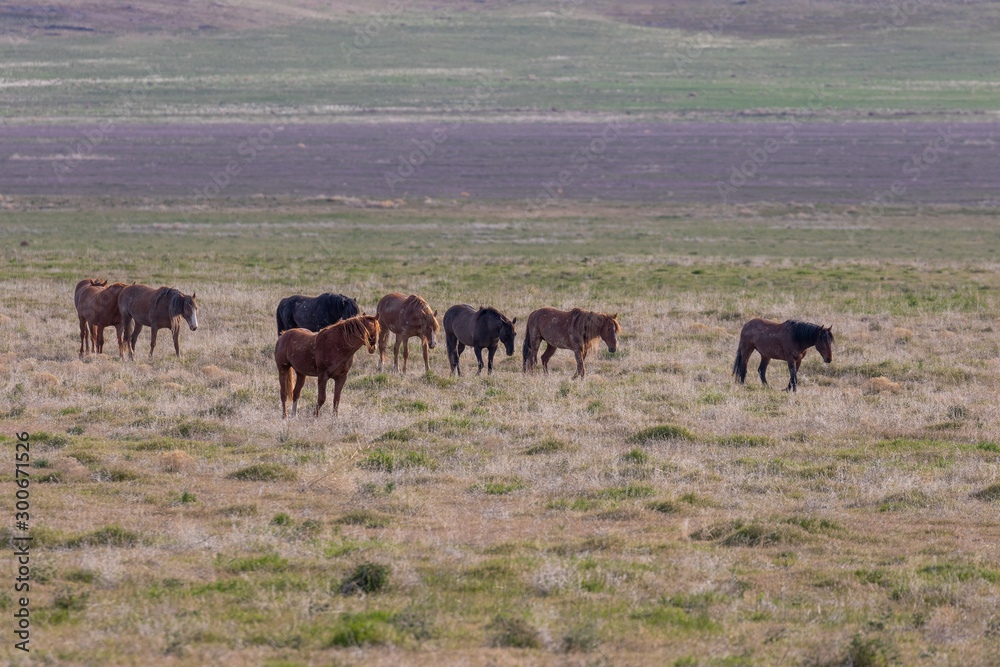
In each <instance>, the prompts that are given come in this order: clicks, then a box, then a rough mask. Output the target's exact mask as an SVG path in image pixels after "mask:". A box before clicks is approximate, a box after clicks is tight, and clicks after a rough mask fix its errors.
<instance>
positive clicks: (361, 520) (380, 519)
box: [337, 510, 390, 528]
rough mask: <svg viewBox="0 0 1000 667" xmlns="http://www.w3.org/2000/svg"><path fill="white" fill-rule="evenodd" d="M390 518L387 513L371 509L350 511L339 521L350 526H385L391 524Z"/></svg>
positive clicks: (338, 520)
mask: <svg viewBox="0 0 1000 667" xmlns="http://www.w3.org/2000/svg"><path fill="white" fill-rule="evenodd" d="M389 522H390V519H389V517H388V516H386V515H385V514H380V513H379V512H372V511H371V510H354V511H353V512H348V513H347V514H345V515H343V516H342V517H340V518H339V519H337V523H340V524H344V525H348V526H363V527H365V528H385V527H386V526H388V525H389Z"/></svg>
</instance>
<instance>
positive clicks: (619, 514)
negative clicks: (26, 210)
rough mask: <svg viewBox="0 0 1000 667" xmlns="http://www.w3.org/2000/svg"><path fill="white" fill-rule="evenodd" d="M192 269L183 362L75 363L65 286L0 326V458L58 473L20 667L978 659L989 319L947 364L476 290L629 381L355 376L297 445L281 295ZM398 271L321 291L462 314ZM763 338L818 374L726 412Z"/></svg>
mask: <svg viewBox="0 0 1000 667" xmlns="http://www.w3.org/2000/svg"><path fill="white" fill-rule="evenodd" d="M220 261H222V262H225V261H227V260H225V258H223V257H216V263H218V262H220ZM552 261H553V263H554V265H555V266H564V267H569V266H570V263H571V261H572V260H568V259H561V258H556V259H553V260H552ZM590 261H591V262H595V261H597V262H600V261H602V260H593V259H591V260H590ZM761 261H764V264H765V266H764V268H763V269H761V270H764V271H766V270H767V268H766V261H765V260H761ZM29 263H30V262H29ZM42 264H43V263H41V262H39V264H38V265H39V266H41V265H42ZM723 265H725V261H723V260H709V261H706V262H702V263H701V264H700V265H699V266H701V267H703V268H705V269H706V270H708V271H711V270H712V268H713V267H721V266H723ZM436 266H437V264H436V260H435V261H434V262H428V263H427V264H426V266H425V268H427V269H434V268H435V267H436ZM469 266H471V267H472V268H465V269H456V270H464V271H470V272H471V271H474V270H477V269H478V262H472V263H470V264H469ZM807 266H810V264H807V263H804V264H802V267H807ZM871 266H872V270H875V271H878V270H881V269H880V268H879V267H883V265H882V264H879V263H874V264H872V265H871ZM636 267H637V268H636V276H637V278H636V279H642V278H641V276H642V272H643V271H645V270H647V269H646V268H644V267H643V265H642V264H641V263H640V262H638V261H637V262H636ZM792 268H795V267H794V266H793V267H792ZM883 268H884V267H883ZM933 268H934V267H933V266H931V265H928V270H932V269H933ZM982 268H986V267H970V269H972V270H981V269H982ZM199 270H203V271H204V273H203V274H201V275H200V277H197V279H191V280H190V282H192V283H196V285H197V290H198V295H199V301H200V303H201V309H202V310H201V314H200V319H201V320H202V326H201V327H200V328H199V330H198V331H197V332H195V333H191V332H190V331H185V332H183V333H182V337H181V351H182V354H181V357H180V358H179V359H176V358H174V357H173V355H172V353H171V351H170V350H168V349H161V350H158V351H157V354H156V355H155V356H154V357H153V358H152V359H151V360H150V359H148V358H147V357H146V356H145V353H144V352H142V353H140V354H139V355H137V357H138V358H137V360H136V361H135V362H134V363H128V362H123V361H120V360H119V359H118V358H116V356H114V355H112V356H107V355H106V356H102V357H88V358H86V359H84V360H83V361H82V362H80V361H78V360H77V357H76V349H77V345H78V339H77V338H76V336H77V331H78V330H77V324H76V319H75V314H74V313H73V312H71V308H72V297H71V295H72V284H73V282H72V281H71V280H53V279H50V278H47V277H46V276H45V274H44V271H43V270H42V269H38V273H37V274H36V275H35V277H34V278H33V279H31V280H30V281H29V280H26V279H25V280H21V279H18V280H7V281H4V282H3V283H0V289H2V293H0V296H2V304H3V309H4V312H5V313H9V314H10V315H11V316H12V317H13V318H14V324H13V326H5V327H2V328H0V353H2V354H3V355H5V356H4V358H5V359H7V362H6V371H7V373H6V375H5V376H3V378H2V381H0V390H2V392H3V394H4V396H5V405H7V406H8V407H6V408H4V410H5V412H6V416H5V417H4V418H3V419H2V422H0V426H2V429H3V431H2V432H3V433H7V434H9V433H13V432H14V431H15V430H17V431H22V430H28V431H30V432H32V433H33V434H34V437H35V444H34V446H33V450H32V455H33V458H34V460H35V461H36V463H37V462H38V461H39V460H40V459H44V461H45V464H46V467H40V468H38V469H37V470H35V471H33V472H34V473H35V475H36V479H35V483H34V484H33V486H32V499H33V500H32V502H33V515H32V519H33V528H34V531H35V535H36V539H37V540H38V543H37V545H38V550H37V561H35V564H36V568H37V570H36V571H38V572H41V573H43V574H44V575H45V580H44V581H41V580H40V581H38V582H37V592H35V593H34V596H33V598H32V604H33V605H34V607H33V608H34V610H35V612H34V613H36V614H37V616H36V621H37V626H36V627H37V640H38V642H39V648H40V651H39V653H38V655H39V656H42V657H40V658H38V659H39V660H42V659H45V658H44V657H45V656H47V657H48V658H49V659H52V660H57V661H65V662H70V663H82V662H87V661H89V660H92V659H94V656H98V655H100V656H108V657H107V659H106V660H107V661H109V662H111V663H115V664H122V663H129V662H135V663H142V664H190V665H195V664H205V661H206V660H207V661H211V662H214V663H217V664H265V663H267V662H268V661H280V660H285V661H290V662H289V663H282V664H329V663H330V662H332V661H336V662H339V663H345V664H373V663H382V664H389V663H392V664H413V665H419V664H431V663H434V664H440V663H441V662H446V663H458V662H463V661H467V662H469V663H472V664H483V663H487V662H490V661H494V662H502V663H509V662H511V661H523V662H530V663H532V664H566V661H567V660H569V661H570V664H578V663H579V664H584V663H587V662H593V661H595V660H599V659H600V656H602V655H603V656H611V657H609V658H608V659H609V660H611V661H612V662H614V663H616V664H619V663H625V662H628V663H629V664H650V665H652V664H664V662H665V661H666V662H668V663H671V662H674V661H677V660H680V661H683V660H686V659H690V662H688V663H684V662H681V663H680V664H716V663H715V662H712V661H713V660H716V661H719V662H718V664H769V663H771V664H773V663H779V662H785V663H788V662H793V663H810V664H843V663H844V662H845V661H846V660H847V659H848V658H849V657H850V656H852V655H853V656H854V657H855V658H857V657H858V656H861V657H864V656H865V655H869V654H871V655H874V656H875V657H876V658H878V656H890V657H891V656H898V657H899V659H900V660H902V661H903V662H904V663H912V662H914V661H916V660H917V659H918V656H919V655H920V654H921V653H922V652H927V651H932V650H937V649H936V648H935V647H939V646H947V652H948V660H949V661H952V662H956V663H957V662H961V663H962V664H986V663H988V662H989V661H990V660H991V657H990V656H992V655H994V653H992V651H995V645H994V643H993V642H994V641H995V640H994V639H992V638H991V637H992V635H991V634H990V633H991V632H993V633H995V627H996V625H997V615H996V611H995V607H996V605H995V599H996V596H997V593H998V589H997V586H998V583H1000V575H998V571H1000V554H998V552H997V547H996V545H997V544H1000V522H998V521H997V518H996V497H997V493H996V484H997V461H998V457H1000V452H998V450H1000V448H998V443H1000V415H998V407H997V406H998V402H997V389H998V385H997V374H998V370H1000V365H998V362H997V344H996V342H995V334H994V335H984V334H983V330H984V329H986V328H988V327H990V326H991V325H992V326H995V322H994V321H993V316H992V314H990V316H989V319H988V320H987V319H984V317H983V314H982V313H981V312H974V311H969V312H951V313H948V314H947V325H948V329H949V330H950V331H952V332H953V334H954V335H951V336H931V335H926V336H925V335H919V336H910V337H909V339H908V340H907V341H905V342H900V341H899V338H900V336H899V335H898V333H897V331H896V329H897V328H906V329H909V330H910V331H938V330H942V329H943V328H944V327H943V324H944V318H943V317H942V316H941V315H938V314H933V313H929V312H920V311H919V310H916V309H915V310H914V311H912V312H910V313H909V314H906V315H888V314H880V315H872V314H871V313H872V311H873V310H874V311H875V312H878V311H879V308H878V302H877V301H875V302H874V303H873V302H872V301H870V300H868V301H864V302H863V308H861V309H859V310H858V311H850V310H846V311H838V310H835V309H833V308H831V307H828V306H824V304H823V300H822V299H819V300H817V301H816V302H815V303H811V304H809V306H808V307H805V306H802V305H799V304H797V303H795V302H794V298H793V297H792V296H791V295H790V294H783V293H781V292H779V293H778V294H776V295H775V294H771V295H770V296H768V297H767V300H766V305H765V306H764V307H763V308H762V309H761V310H765V311H767V312H760V311H759V310H758V307H759V306H758V301H757V298H756V297H755V295H754V294H753V293H752V292H750V291H747V292H744V293H742V294H741V295H740V296H739V297H738V298H737V299H735V300H734V299H733V298H732V294H731V290H730V289H729V288H728V287H726V286H724V285H712V284H703V285H701V286H700V287H698V288H697V289H692V290H679V289H673V288H672V289H671V290H670V293H669V295H665V294H661V293H647V294H646V295H645V296H640V297H636V296H630V295H629V294H628V293H627V292H624V291H622V292H615V291H614V290H608V289H605V288H602V292H601V294H600V295H599V296H586V297H583V296H581V297H579V298H578V299H575V300H574V299H571V298H568V297H567V298H559V299H555V300H554V299H553V296H552V294H551V293H550V292H548V291H546V290H545V288H544V285H539V286H538V287H537V289H532V290H508V291H501V290H500V289H499V288H494V291H493V292H488V291H484V292H483V293H484V294H485V295H486V298H487V299H488V300H490V301H492V302H495V303H497V304H499V305H501V307H502V309H503V310H504V311H505V312H508V313H509V314H511V315H517V316H518V317H519V318H520V317H521V316H523V315H527V313H528V312H529V311H530V310H531V309H533V308H536V307H539V306H542V305H556V306H563V307H566V306H570V305H587V306H592V307H597V308H601V309H604V310H611V309H613V310H618V311H620V313H621V315H620V316H619V317H620V319H621V322H622V326H623V329H624V331H623V336H622V351H621V352H619V353H618V354H617V355H615V356H611V355H607V354H606V353H605V352H604V348H603V346H601V347H600V348H599V350H598V351H597V352H596V353H595V354H593V355H592V356H591V358H589V359H588V377H587V380H586V381H585V382H571V381H570V376H571V375H572V373H573V365H574V364H573V361H572V357H571V356H570V355H568V354H567V353H565V352H560V353H559V354H557V355H556V357H555V358H554V359H553V362H552V368H553V372H552V373H551V374H550V375H549V376H548V377H545V376H542V375H535V376H525V375H522V374H521V373H520V361H519V360H518V359H517V357H515V358H506V357H504V358H503V359H502V360H499V361H498V363H497V370H496V372H495V373H494V375H493V376H491V377H485V376H483V377H478V378H477V377H466V378H462V379H461V380H457V379H450V378H448V377H447V375H446V373H447V362H446V359H445V356H444V351H443V349H438V350H435V351H434V352H433V353H432V366H433V373H432V375H430V376H423V375H420V374H417V373H413V372H411V373H410V374H408V375H406V376H398V375H376V374H375V373H374V359H373V358H372V357H369V356H368V355H366V354H364V353H361V354H359V355H358V357H357V358H356V361H355V367H354V370H353V371H352V374H351V378H350V380H349V383H348V386H347V389H346V390H345V393H344V397H343V401H342V403H341V409H340V417H339V418H337V419H334V418H333V417H331V415H330V414H329V413H326V414H325V415H324V416H322V417H321V418H320V419H313V418H312V417H309V416H305V415H308V414H309V408H310V406H311V405H312V404H313V402H314V401H315V381H314V380H310V381H309V383H308V384H307V389H306V393H305V394H304V396H303V399H302V405H300V407H303V408H304V409H303V410H302V411H301V412H300V417H299V418H297V419H294V420H290V421H288V422H287V423H286V422H282V421H281V419H280V412H279V404H278V398H277V383H276V378H275V372H274V368H273V361H272V360H271V358H270V351H271V348H272V345H273V342H274V340H273V339H274V333H273V331H272V329H273V324H272V317H273V313H272V312H271V310H272V308H273V305H274V304H275V303H277V301H278V300H279V299H280V298H281V297H282V296H285V295H286V294H287V293H288V291H289V288H288V287H284V286H280V285H277V284H275V285H267V284H265V285H250V284H247V283H243V282H240V281H239V280H227V281H226V282H224V283H223V282H221V281H220V280H219V279H218V278H217V277H215V276H218V275H222V274H223V273H224V272H222V271H220V270H219V269H218V268H217V267H216V266H211V267H210V266H208V265H206V267H205V268H204V269H199ZM396 270H397V269H395V268H394V267H393V266H392V265H388V264H387V265H386V267H385V270H384V275H375V274H373V275H370V276H366V277H365V278H364V280H363V282H362V281H359V282H351V281H345V282H344V283H342V284H341V285H339V286H338V287H339V288H340V289H343V290H344V291H346V292H348V293H358V294H364V295H369V294H378V293H381V292H387V291H391V290H393V289H397V288H398V284H399V283H401V282H404V281H409V284H408V285H407V287H408V288H410V289H413V290H416V291H421V292H425V293H427V295H428V297H429V299H430V301H431V303H432V304H434V305H435V306H436V307H437V308H438V309H439V311H440V310H443V307H444V306H446V304H447V302H449V301H451V300H455V301H457V300H458V299H454V297H453V295H450V294H448V293H446V291H445V290H443V289H442V288H440V287H435V286H434V283H433V281H434V279H435V278H434V271H433V270H431V271H428V274H427V275H426V276H424V277H417V278H414V277H404V276H402V275H397V274H395V273H394V272H395V271H396ZM810 270H812V269H810ZM817 270H819V269H817ZM234 273H236V272H234ZM186 282H188V281H186ZM993 283H994V289H995V288H996V285H995V278H994V279H993ZM28 284H30V285H31V290H30V291H25V290H24V287H26V286H27V285H28ZM318 287H319V286H318V285H305V286H303V289H304V290H305V291H310V290H311V291H318ZM460 287H461V286H460V285H458V286H456V287H455V289H458V288H460ZM865 289H866V290H867V286H865ZM595 291H596V288H595ZM861 294H862V292H861V291H859V292H858V294H857V295H855V294H852V293H848V294H847V295H846V297H845V298H854V297H855V296H860V295H861ZM761 298H762V300H763V299H764V298H763V297H761ZM988 298H989V299H991V300H990V302H989V303H990V308H994V309H995V306H996V303H995V301H994V300H993V299H994V298H995V297H993V296H992V294H991V295H990V296H989V297H988ZM372 305H373V304H370V303H365V304H363V307H368V308H371V306H372ZM15 307H16V309H15ZM15 313H16V314H15ZM756 314H762V315H765V316H778V315H781V314H787V315H789V316H791V315H795V316H806V315H808V319H813V320H815V321H821V322H824V323H831V322H832V323H835V330H836V335H837V343H836V345H835V352H834V363H833V364H831V365H829V366H827V365H824V364H822V363H821V362H820V360H819V358H818V356H817V355H815V354H814V353H813V354H810V355H809V356H807V357H806V360H805V361H804V362H803V365H802V369H801V371H800V384H799V391H798V393H797V394H786V393H784V392H781V391H779V390H778V389H777V388H776V387H779V386H783V384H784V381H785V378H784V373H786V372H787V371H785V369H784V368H783V366H782V365H780V364H777V365H775V366H774V367H773V370H772V371H771V378H772V387H771V388H763V387H761V386H760V384H759V381H757V379H756V377H755V375H753V374H752V373H751V374H750V375H749V376H748V383H747V385H746V386H738V385H735V384H734V383H733V382H732V380H731V378H730V367H731V364H732V358H733V355H734V353H735V345H736V334H735V333H734V332H735V331H737V330H738V327H739V325H740V323H741V319H742V318H745V317H748V316H752V315H756ZM692 323H695V325H693V324H692ZM36 331H45V334H44V335H40V336H39V335H29V333H28V332H36ZM145 340H146V338H145V334H144V336H143V339H142V341H140V345H139V349H140V351H143V350H144V348H143V341H145ZM167 347H169V346H167ZM755 364H756V362H755V361H752V362H751V369H753V368H754V367H755ZM412 366H413V365H412V364H411V368H412ZM418 366H419V364H418ZM42 376H44V377H46V378H48V377H51V378H53V379H54V381H52V380H46V381H44V382H38V381H37V380H36V378H38V377H42ZM8 438H9V436H8ZM56 472H58V473H59V475H58V476H57V478H54V479H50V480H49V481H47V482H44V483H43V482H42V481H41V477H42V476H43V475H46V474H53V473H56ZM8 477H9V474H8ZM11 498H12V496H11V494H9V493H7V494H4V496H3V497H2V504H3V507H4V509H5V510H9V509H10V506H11ZM365 563H374V564H376V565H377V566H378V567H379V568H382V567H385V568H386V569H385V570H384V571H383V570H381V569H380V570H379V572H380V573H382V574H384V575H385V582H386V583H385V584H384V586H383V588H381V590H378V591H377V592H371V593H367V594H363V595H355V594H351V595H345V594H344V593H343V592H342V588H343V586H344V582H345V581H349V580H351V579H350V577H351V576H353V575H352V573H353V572H355V571H356V569H357V568H359V567H361V566H362V565H363V564H365ZM351 592H352V593H353V592H356V591H355V590H354V589H353V588H352V589H351ZM67 596H68V597H67ZM3 599H4V600H6V602H5V604H7V605H9V604H10V603H9V598H3ZM818 628H822V629H823V630H822V632H818V631H817V629H818ZM712 656H714V657H712ZM741 660H742V661H743V662H740V661H741ZM722 661H728V662H722ZM24 664H29V663H28V662H24ZM39 664H40V663H39ZM872 664H877V663H872Z"/></svg>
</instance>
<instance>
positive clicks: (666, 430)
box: [629, 424, 694, 445]
mask: <svg viewBox="0 0 1000 667" xmlns="http://www.w3.org/2000/svg"><path fill="white" fill-rule="evenodd" d="M663 440H694V435H693V434H692V433H691V431H689V430H687V429H686V428H684V427H683V426H674V425H673V424H662V425H660V426H650V427H649V428H645V429H643V430H641V431H639V432H638V433H636V434H634V435H633V436H632V437H630V438H629V442H633V443H636V444H639V445H642V444H646V443H648V442H660V441H663Z"/></svg>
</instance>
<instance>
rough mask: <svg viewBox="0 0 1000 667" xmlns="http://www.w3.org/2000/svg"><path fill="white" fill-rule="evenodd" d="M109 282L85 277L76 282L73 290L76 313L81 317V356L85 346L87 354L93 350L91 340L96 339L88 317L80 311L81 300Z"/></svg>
mask: <svg viewBox="0 0 1000 667" xmlns="http://www.w3.org/2000/svg"><path fill="white" fill-rule="evenodd" d="M107 284H108V281H107V280H95V279H94V278H84V279H83V280H81V281H80V282H78V283H77V284H76V289H75V290H74V292H73V305H75V306H76V315H77V317H79V318H80V356H81V357H82V356H83V351H84V346H86V349H87V354H90V352H91V341H92V340H96V336H95V335H94V333H93V331H92V330H91V328H90V327H89V326H88V325H87V318H85V317H84V316H83V314H82V313H81V312H80V302H81V301H82V300H83V298H84V296H88V295H92V294H95V293H96V292H99V291H100V290H102V289H104V287H105V286H106V285H107Z"/></svg>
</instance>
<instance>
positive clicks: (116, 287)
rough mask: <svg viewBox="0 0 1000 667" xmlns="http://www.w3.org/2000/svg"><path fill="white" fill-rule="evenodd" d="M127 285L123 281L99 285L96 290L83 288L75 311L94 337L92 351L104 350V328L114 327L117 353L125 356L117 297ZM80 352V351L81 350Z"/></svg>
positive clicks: (99, 352) (99, 351) (100, 351)
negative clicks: (103, 285) (105, 285)
mask: <svg viewBox="0 0 1000 667" xmlns="http://www.w3.org/2000/svg"><path fill="white" fill-rule="evenodd" d="M126 287H128V285H126V284H125V283H111V284H110V285H108V286H107V287H101V288H99V289H98V291H96V292H90V291H89V290H86V289H85V290H84V294H83V295H82V296H81V297H80V303H79V305H77V313H78V314H79V315H80V317H81V318H83V319H85V320H86V322H87V328H88V329H89V331H90V336H91V337H92V338H93V339H94V352H96V353H97V354H102V353H103V352H104V329H105V328H107V327H114V328H115V338H116V339H117V340H118V354H120V355H121V356H122V357H124V356H125V346H124V342H123V340H122V333H123V327H122V315H121V311H120V310H119V309H118V297H119V295H121V293H122V290H123V289H125V288H126ZM81 354H82V352H81Z"/></svg>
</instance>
